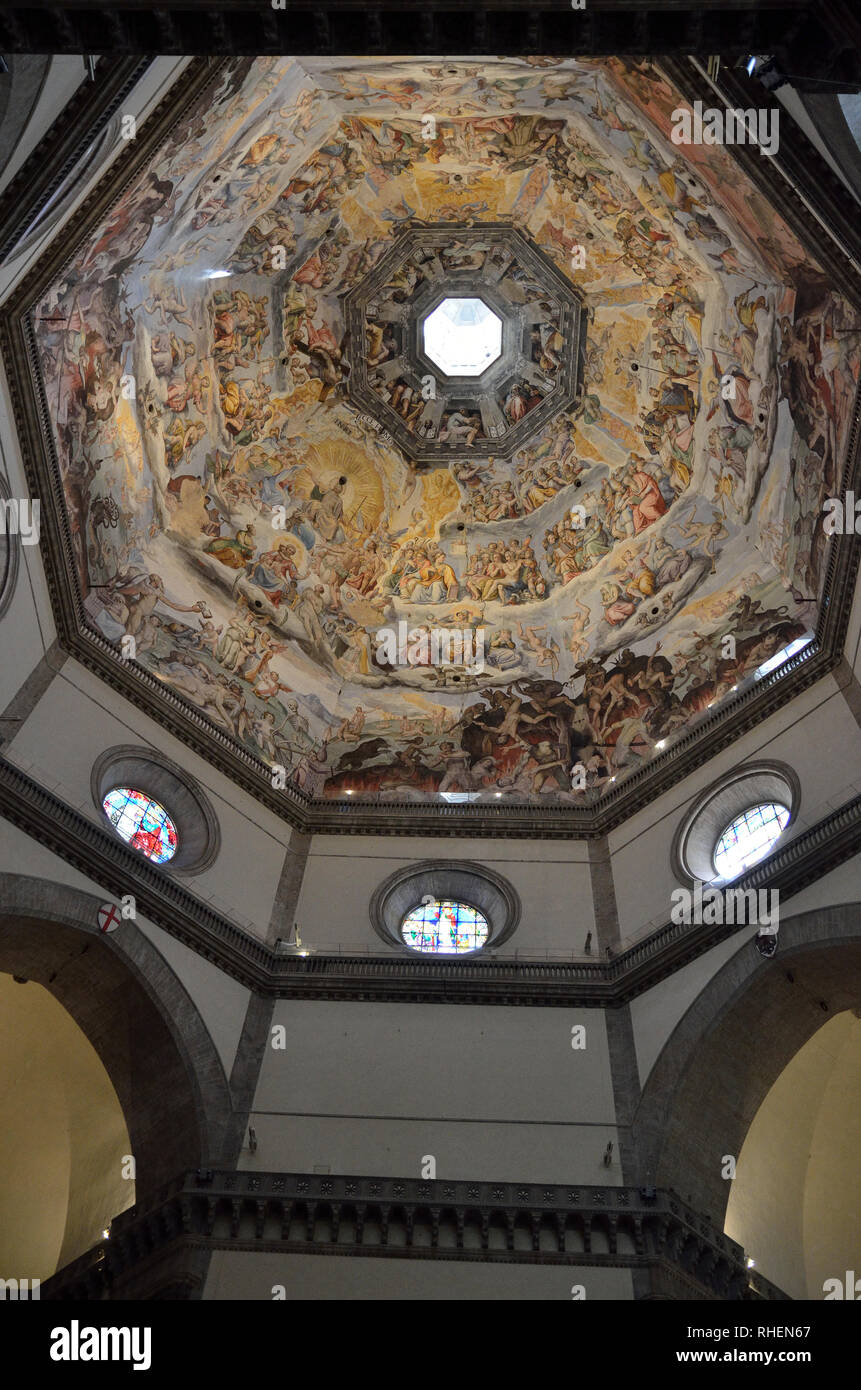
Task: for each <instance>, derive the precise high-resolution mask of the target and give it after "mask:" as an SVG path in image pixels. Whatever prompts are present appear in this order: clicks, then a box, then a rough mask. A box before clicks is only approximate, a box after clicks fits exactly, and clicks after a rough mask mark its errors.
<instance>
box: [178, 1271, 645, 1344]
mask: <svg viewBox="0 0 861 1390" xmlns="http://www.w3.org/2000/svg"><path fill="white" fill-rule="evenodd" d="M575 1284H578V1285H582V1287H583V1289H584V1290H585V1294H586V1297H585V1299H582V1300H581V1299H580V1297H579V1295H578V1300H577V1301H573V1300H572V1294H571V1289H572V1286H573V1285H575ZM277 1285H283V1286H284V1290H285V1294H286V1300H285V1301H286V1302H287V1303H288V1304H289V1303H295V1302H299V1301H302V1302H304V1301H308V1300H317V1299H337V1300H342V1301H350V1302H352V1301H353V1300H377V1299H379V1300H385V1301H387V1302H388V1301H399V1302H400V1301H413V1300H416V1299H421V1300H424V1301H429V1300H437V1299H441V1300H444V1301H446V1302H449V1301H454V1300H456V1299H468V1300H470V1301H476V1300H477V1301H479V1302H482V1301H487V1302H491V1301H496V1300H504V1299H507V1300H515V1301H516V1302H518V1303H523V1302H533V1301H540V1302H542V1303H543V1302H547V1301H551V1300H557V1299H558V1300H562V1301H563V1302H567V1303H572V1302H573V1311H572V1312H571V1313H570V1314H569V1317H571V1318H572V1319H573V1322H572V1323H571V1324H570V1325H569V1332H570V1334H571V1335H572V1336H574V1337H577V1336H580V1337H589V1336H590V1335H591V1333H592V1331H593V1328H592V1327H591V1326H590V1323H589V1319H588V1315H587V1312H586V1309H587V1308H588V1304H589V1301H590V1300H592V1301H593V1302H594V1301H595V1300H597V1299H602V1300H611V1301H613V1302H622V1301H626V1300H632V1299H633V1297H634V1293H633V1286H632V1280H631V1272H630V1270H627V1269H597V1268H593V1267H591V1266H586V1267H581V1266H578V1265H530V1264H475V1263H472V1262H471V1261H469V1260H441V1259H438V1260H403V1259H387V1258H385V1257H382V1258H380V1257H378V1258H374V1257H373V1256H370V1257H368V1256H366V1257H362V1256H361V1255H359V1256H355V1255H351V1256H350V1257H349V1258H348V1259H345V1258H340V1257H338V1256H334V1257H324V1256H320V1255H279V1254H274V1253H271V1252H265V1251H261V1252H260V1253H259V1254H252V1253H250V1252H244V1251H240V1250H215V1251H213V1254H212V1260H211V1263H210V1266H209V1277H208V1279H207V1282H206V1288H205V1290H204V1294H203V1297H204V1299H207V1300H215V1299H229V1300H231V1301H238V1302H248V1301H251V1300H255V1299H263V1300H267V1301H269V1302H271V1301H272V1298H273V1295H272V1290H273V1288H275V1287H276V1286H277ZM578 1308H579V1310H580V1314H579V1321H578V1312H577V1310H578ZM276 1316H277V1314H276ZM285 1316H286V1317H287V1319H288V1320H289V1313H286V1314H285ZM287 1325H288V1324H287V1322H285V1324H284V1327H285V1335H286V1329H287Z"/></svg>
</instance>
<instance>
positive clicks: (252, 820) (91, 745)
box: [4, 661, 293, 937]
mask: <svg viewBox="0 0 861 1390" xmlns="http://www.w3.org/2000/svg"><path fill="white" fill-rule="evenodd" d="M117 745H133V746H135V747H140V748H143V749H146V747H147V746H149V747H151V748H153V749H154V750H156V751H157V752H160V753H162V754H164V756H166V757H168V758H171V759H172V760H173V761H174V762H176V763H178V764H179V765H180V766H181V767H182V768H183V769H184V770H185V771H186V772H188V773H189V774H190V775H191V776H192V777H193V778H194V779H195V780H196V781H197V783H198V784H199V785H200V786H201V787H202V788H203V790H204V791H205V792H206V794H207V795H208V796H209V798H210V800H211V802H212V805H213V809H214V811H215V814H216V817H217V819H218V822H219V825H220V827H221V850H220V852H219V855H218V857H217V859H216V860H215V862H214V864H212V865H211V867H210V868H208V869H207V870H205V872H203V873H200V874H194V875H180V874H178V875H177V879H178V880H179V881H180V882H182V883H183V884H184V885H185V886H186V887H187V888H188V890H189V891H190V892H192V893H193V894H195V896H197V897H199V898H202V899H204V900H206V901H208V902H211V903H212V905H213V906H214V907H215V908H216V909H217V910H218V911H219V912H220V913H222V914H223V915H224V916H226V917H229V918H230V919H231V920H232V921H234V922H236V923H237V924H238V925H240V926H242V927H245V928H247V929H248V930H249V931H251V932H253V933H255V934H256V935H258V936H261V937H265V936H266V934H267V931H268V927H269V919H270V917H271V915H272V908H273V905H274V903H275V898H276V894H277V890H278V882H279V879H280V876H281V870H282V868H283V865H284V857H285V853H286V848H287V846H288V845H289V844H290V841H291V838H293V833H292V832H291V829H290V827H289V825H288V824H287V822H286V821H282V820H281V819H279V817H277V816H276V815H274V814H273V813H272V812H271V811H269V810H267V808H266V807H264V806H262V805H260V803H259V802H258V801H256V800H255V799H254V798H253V797H251V796H248V794H247V793H245V792H243V791H241V789H240V788H239V787H237V786H235V785H234V783H232V782H231V781H230V780H229V779H228V778H227V777H225V776H223V775H222V774H221V773H219V772H217V771H216V769H215V768H213V767H212V766H211V765H210V764H209V763H207V762H205V761H204V759H203V758H200V757H198V756H197V754H195V753H193V752H192V751H191V750H190V749H188V748H187V747H186V746H185V745H184V744H182V743H180V742H179V740H178V739H175V738H173V737H171V735H170V734H169V733H168V732H167V731H166V730H165V729H163V728H161V726H160V725H158V724H156V723H155V721H154V720H152V719H149V718H147V716H146V715H145V714H143V713H142V712H141V711H140V710H138V709H136V708H134V706H132V705H131V704H129V703H128V702H127V701H126V700H123V699H122V698H121V697H120V696H118V695H117V694H116V693H115V692H113V691H111V690H110V689H109V688H108V687H107V686H105V685H104V683H103V682H101V681H99V680H98V679H97V678H96V677H95V676H94V675H92V674H91V673H90V672H89V671H87V670H85V669H84V668H83V667H82V666H80V665H78V663H77V662H74V661H68V662H67V663H66V665H65V666H64V667H63V669H62V671H61V672H60V675H59V676H58V677H57V678H56V679H55V680H54V681H53V683H52V684H51V686H50V687H49V688H48V690H47V691H46V692H45V694H44V696H43V697H42V699H41V700H40V701H39V704H38V705H37V707H36V708H35V710H34V711H33V713H32V714H31V716H30V717H29V719H27V721H26V723H25V724H23V725H22V727H21V730H20V732H19V733H18V734H17V735H16V736H15V737H14V738H13V740H12V741H11V743H10V744H9V745H8V746H7V747H6V748H5V749H4V754H5V756H6V757H7V758H8V759H9V761H10V762H13V763H15V765H16V766H18V767H20V768H22V769H23V770H24V771H26V772H28V774H29V775H30V776H31V777H33V778H35V780H36V781H37V782H39V783H41V784H42V785H43V786H45V787H47V788H48V789H49V790H51V791H54V792H55V794H56V795H57V796H59V797H60V798H61V799H62V800H64V801H66V802H67V803H68V804H69V805H71V806H75V807H77V809H78V810H80V811H82V812H83V814H84V815H86V816H87V817H88V818H89V819H90V820H92V821H93V822H94V823H96V824H101V825H104V826H106V827H107V828H108V829H109V828H110V827H109V826H107V821H106V820H105V819H104V817H103V815H102V814H101V812H100V811H99V810H97V809H96V807H95V806H94V804H93V801H92V796H91V793H90V775H91V772H92V768H93V765H94V763H95V762H96V760H97V758H99V757H100V755H101V754H102V753H103V752H104V751H105V749H106V748H111V747H114V746H117Z"/></svg>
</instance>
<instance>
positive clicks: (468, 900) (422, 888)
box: [368, 859, 521, 961]
mask: <svg viewBox="0 0 861 1390" xmlns="http://www.w3.org/2000/svg"><path fill="white" fill-rule="evenodd" d="M425 897H432V898H433V899H434V900H435V901H436V902H445V901H450V902H459V903H463V905H464V906H465V907H471V908H472V909H473V911H475V912H480V913H481V915H482V917H483V918H484V919H485V921H486V922H487V926H488V934H487V940H486V941H485V943H484V945H483V946H479V947H478V948H477V949H476V950H474V951H459V952H456V953H455V952H452V953H449V952H446V953H445V954H443V953H442V952H437V951H417V950H415V948H414V947H412V946H408V945H407V943H406V942H405V941H404V939H403V937H402V936H401V927H402V925H403V922H404V919H405V917H406V916H407V915H408V914H409V913H410V912H412V911H413V910H414V909H415V908H416V907H420V906H421V903H422V899H423V898H425ZM520 912H521V906H520V898H519V897H518V895H517V893H516V892H515V890H514V888H512V886H511V884H510V883H509V882H508V881H507V880H506V879H504V878H503V877H502V875H501V874H497V873H495V872H494V870H493V869H488V868H485V866H484V865H483V864H474V863H473V862H472V861H471V860H466V859H437V860H433V861H432V862H430V863H424V864H411V865H409V866H408V867H405V868H403V869H398V870H396V872H395V873H393V874H390V875H389V877H388V878H387V879H385V880H384V881H383V882H382V883H381V884H380V885H379V887H378V888H376V889H375V891H374V893H373V896H372V897H371V901H370V904H369V908H368V913H369V917H370V921H371V926H372V927H373V929H374V931H375V932H376V934H377V936H379V937H380V938H381V940H383V941H384V942H385V943H386V945H387V946H389V947H390V948H392V949H394V950H395V951H397V952H398V953H399V954H400V955H402V956H406V957H409V958H410V959H411V960H419V959H422V960H426V961H427V960H445V961H459V960H476V959H477V958H478V957H479V956H483V955H486V954H487V953H488V952H489V951H494V950H495V949H496V948H497V946H501V945H502V943H503V942H505V941H507V940H508V939H509V937H510V936H511V935H512V933H513V932H514V931H515V930H516V929H517V926H518V924H519V922H520Z"/></svg>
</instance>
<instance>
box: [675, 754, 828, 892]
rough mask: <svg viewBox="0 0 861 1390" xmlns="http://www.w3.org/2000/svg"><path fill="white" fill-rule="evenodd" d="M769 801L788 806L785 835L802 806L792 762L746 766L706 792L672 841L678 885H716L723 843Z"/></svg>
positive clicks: (748, 764) (761, 762)
mask: <svg viewBox="0 0 861 1390" xmlns="http://www.w3.org/2000/svg"><path fill="white" fill-rule="evenodd" d="M764 802H777V803H778V804H780V805H784V806H788V807H789V822H788V824H787V827H786V830H785V831H784V834H786V832H787V831H788V830H790V829H791V827H792V825H793V823H794V821H795V820H796V818H797V816H798V812H799V808H800V806H801V783H800V781H799V779H798V776H797V774H796V773H795V771H794V769H793V768H791V767H790V766H789V765H788V763H782V762H777V761H765V760H759V759H758V760H756V761H755V762H750V763H744V764H742V766H741V767H737V768H735V769H734V770H733V771H732V772H730V773H727V774H726V775H725V776H723V777H721V778H719V779H718V780H717V781H716V782H712V784H711V785H710V786H709V787H707V788H706V789H705V791H704V792H701V793H700V795H699V796H698V797H697V798H696V800H695V801H694V802H693V804H692V805H691V806H690V808H689V809H688V811H687V813H686V815H685V816H684V818H683V819H682V821H681V823H680V825H679V827H678V829H677V831H676V834H675V837H674V839H673V845H672V849H671V852H670V853H671V865H672V870H673V873H674V874H675V876H676V878H677V879H678V881H679V882H680V883H684V884H693V883H695V882H697V881H700V882H703V883H711V882H713V881H714V880H715V878H716V877H717V874H716V870H715V867H714V852H715V848H716V846H717V842H718V839H719V838H720V836H721V835H722V834H723V832H724V831H725V830H726V829H727V827H728V826H729V825H730V824H731V823H732V821H734V820H735V819H736V817H737V816H740V815H742V814H743V812H744V811H747V810H749V809H750V808H751V807H753V806H757V805H761V804H762V803H764Z"/></svg>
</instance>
